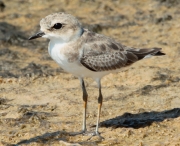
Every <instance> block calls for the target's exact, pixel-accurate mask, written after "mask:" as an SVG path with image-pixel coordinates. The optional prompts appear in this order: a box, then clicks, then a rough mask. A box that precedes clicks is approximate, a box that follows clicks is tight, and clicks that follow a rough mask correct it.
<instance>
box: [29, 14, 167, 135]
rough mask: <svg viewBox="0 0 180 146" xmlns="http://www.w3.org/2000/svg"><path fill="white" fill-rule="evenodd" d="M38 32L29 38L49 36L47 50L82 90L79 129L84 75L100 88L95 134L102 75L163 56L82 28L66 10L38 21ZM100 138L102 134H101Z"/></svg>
mask: <svg viewBox="0 0 180 146" xmlns="http://www.w3.org/2000/svg"><path fill="white" fill-rule="evenodd" d="M40 27H41V29H40V30H41V31H40V32H38V33H37V34H35V35H33V36H31V37H30V38H29V40H32V39H36V38H39V37H44V38H48V39H50V42H49V46H48V52H49V54H50V56H51V57H52V59H53V60H54V61H55V62H56V63H58V64H59V65H60V66H61V68H63V69H64V70H65V71H67V72H69V73H71V74H73V75H75V76H77V77H78V78H79V80H80V84H81V87H82V92H83V101H84V110H83V111H84V112H83V126H82V131H81V132H79V133H85V132H86V109H87V98H88V94H87V91H86V87H85V84H84V80H83V78H84V77H90V78H93V79H94V80H95V81H96V82H97V85H98V88H99V96H98V115H97V123H96V130H95V132H94V135H98V136H100V134H99V132H98V125H99V120H100V112H101V106H102V102H103V96H102V92H101V78H102V77H103V76H105V75H107V74H109V73H112V72H118V71H120V70H121V69H122V68H124V67H127V66H129V65H131V64H132V63H135V62H137V61H139V60H141V59H143V58H147V57H150V56H160V55H165V54H164V53H162V52H161V48H150V49H147V48H143V49H137V48H134V47H127V46H124V45H122V44H121V43H119V42H117V41H115V40H114V39H112V38H109V37H107V36H104V35H101V34H97V33H95V32H92V31H89V30H87V29H84V28H83V27H82V25H81V23H80V22H79V21H78V20H77V19H76V18H75V17H74V16H72V15H70V14H67V13H62V12H60V13H54V14H51V15H48V16H46V17H45V18H43V19H42V20H41V21H40ZM100 137H101V136H100Z"/></svg>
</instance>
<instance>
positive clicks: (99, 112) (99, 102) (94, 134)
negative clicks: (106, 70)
mask: <svg viewBox="0 0 180 146" xmlns="http://www.w3.org/2000/svg"><path fill="white" fill-rule="evenodd" d="M96 81H97V84H98V88H99V97H98V115H97V123H96V130H95V132H94V133H93V134H92V137H93V136H99V138H100V139H101V140H102V139H104V138H103V137H102V136H101V135H100V134H99V132H98V128H99V121H100V114H101V107H102V102H103V96H102V92H101V80H100V79H98V80H96ZM92 137H90V138H89V139H88V140H90V139H91V138H92Z"/></svg>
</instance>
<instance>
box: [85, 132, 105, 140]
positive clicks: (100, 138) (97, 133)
mask: <svg viewBox="0 0 180 146" xmlns="http://www.w3.org/2000/svg"><path fill="white" fill-rule="evenodd" d="M90 135H91V137H90V138H88V139H87V140H91V139H92V138H93V137H94V136H97V137H98V139H99V140H100V141H101V140H103V139H104V137H102V136H101V135H100V133H99V132H98V131H95V132H93V133H91V134H90Z"/></svg>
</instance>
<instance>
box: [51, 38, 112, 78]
mask: <svg viewBox="0 0 180 146" xmlns="http://www.w3.org/2000/svg"><path fill="white" fill-rule="evenodd" d="M68 48H69V46H68V44H67V43H59V42H58V43H57V42H56V43H55V42H52V41H50V43H49V47H48V52H49V54H50V56H51V57H52V59H53V60H54V61H55V62H56V63H58V64H59V65H60V67H61V68H63V69H64V70H65V71H66V72H69V73H72V74H74V75H75V76H77V77H91V78H94V79H96V78H101V77H102V76H104V75H106V74H108V73H109V71H107V72H94V71H91V70H89V69H87V68H86V67H84V66H83V65H81V63H80V62H79V60H74V61H73V62H70V61H69V58H68V56H67V52H68V50H67V49H68ZM65 51H66V53H65Z"/></svg>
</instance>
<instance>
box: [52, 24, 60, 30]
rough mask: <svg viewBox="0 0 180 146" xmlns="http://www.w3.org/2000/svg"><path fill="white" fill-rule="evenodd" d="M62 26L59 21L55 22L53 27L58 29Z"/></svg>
mask: <svg viewBox="0 0 180 146" xmlns="http://www.w3.org/2000/svg"><path fill="white" fill-rule="evenodd" d="M61 27H62V24H61V23H56V24H54V26H53V28H55V29H60V28H61Z"/></svg>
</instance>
